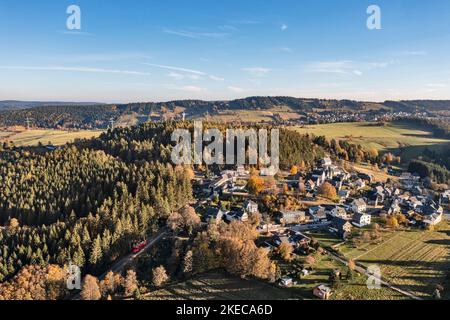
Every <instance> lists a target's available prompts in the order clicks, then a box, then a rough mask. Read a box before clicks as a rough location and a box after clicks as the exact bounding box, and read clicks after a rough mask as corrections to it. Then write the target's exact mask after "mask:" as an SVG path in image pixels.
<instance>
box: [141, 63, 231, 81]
mask: <svg viewBox="0 0 450 320" xmlns="http://www.w3.org/2000/svg"><path fill="white" fill-rule="evenodd" d="M143 64H144V65H146V66H150V67H154V68H159V69H166V70H170V71H174V72H171V73H170V74H169V76H171V77H172V78H176V79H178V80H182V79H184V78H190V79H193V80H198V79H200V77H208V78H209V79H211V80H214V81H224V80H225V79H224V78H222V77H218V76H215V75H211V74H208V73H206V72H203V71H199V70H194V69H189V68H183V67H177V66H169V65H163V64H154V63H143ZM181 73H184V74H181ZM186 74H188V75H186ZM193 75H194V76H197V77H193Z"/></svg>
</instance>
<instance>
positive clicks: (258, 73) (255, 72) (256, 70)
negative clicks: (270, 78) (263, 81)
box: [242, 67, 271, 78]
mask: <svg viewBox="0 0 450 320" xmlns="http://www.w3.org/2000/svg"><path fill="white" fill-rule="evenodd" d="M242 71H245V72H247V73H249V74H250V75H251V76H253V77H258V78H259V77H264V76H266V75H267V74H268V73H269V72H270V71H271V69H269V68H263V67H249V68H243V69H242Z"/></svg>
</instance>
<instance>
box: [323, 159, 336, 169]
mask: <svg viewBox="0 0 450 320" xmlns="http://www.w3.org/2000/svg"><path fill="white" fill-rule="evenodd" d="M332 164H333V162H332V161H331V158H330V157H325V158H323V159H322V167H330V166H331V165H332Z"/></svg>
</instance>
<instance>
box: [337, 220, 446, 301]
mask: <svg viewBox="0 0 450 320" xmlns="http://www.w3.org/2000/svg"><path fill="white" fill-rule="evenodd" d="M340 250H341V253H342V254H344V255H345V257H347V258H349V259H355V260H356V261H357V262H359V263H361V264H363V265H364V266H366V267H367V266H369V265H378V266H379V267H380V268H381V272H382V277H383V279H385V280H387V281H388V282H389V283H391V284H392V285H394V286H397V287H399V288H400V289H403V290H407V291H410V292H412V293H413V294H415V295H417V296H419V297H422V298H430V296H431V295H432V294H433V291H434V289H435V287H436V285H437V284H445V282H446V281H447V280H446V276H447V272H448V270H450V225H449V223H448V222H443V223H441V224H440V225H439V226H438V227H437V228H436V230H435V231H421V230H408V231H397V232H383V234H382V241H381V242H380V243H368V244H365V245H361V246H358V247H357V248H352V247H350V246H349V245H346V246H342V247H341V248H340ZM447 295H448V290H447Z"/></svg>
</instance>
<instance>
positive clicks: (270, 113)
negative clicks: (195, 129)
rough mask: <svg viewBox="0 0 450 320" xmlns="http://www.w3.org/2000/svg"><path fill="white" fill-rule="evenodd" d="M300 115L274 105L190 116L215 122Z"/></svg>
mask: <svg viewBox="0 0 450 320" xmlns="http://www.w3.org/2000/svg"><path fill="white" fill-rule="evenodd" d="M300 117H301V116H300V115H299V114H298V113H297V112H295V111H294V110H292V109H291V108H289V107H274V108H271V109H267V110H221V111H219V112H218V113H217V114H214V115H210V116H207V117H205V116H204V115H203V114H201V115H196V116H193V117H191V118H192V119H194V120H202V121H216V122H226V123H231V122H271V121H273V120H275V119H281V120H297V119H299V118H300Z"/></svg>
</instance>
